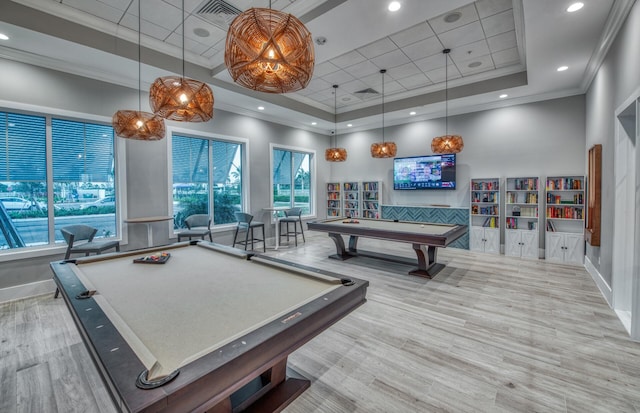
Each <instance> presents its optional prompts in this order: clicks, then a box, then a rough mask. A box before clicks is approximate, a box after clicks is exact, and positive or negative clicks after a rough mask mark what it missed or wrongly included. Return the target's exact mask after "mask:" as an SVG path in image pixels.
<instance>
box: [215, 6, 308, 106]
mask: <svg viewBox="0 0 640 413" xmlns="http://www.w3.org/2000/svg"><path fill="white" fill-rule="evenodd" d="M314 61H315V56H314V49H313V41H312V38H311V33H310V32H309V30H308V29H307V28H306V27H305V26H304V24H302V22H301V21H300V20H298V19H297V18H296V17H294V16H292V15H291V14H287V13H283V12H281V11H278V10H272V9H271V1H269V8H268V9H265V8H251V9H249V10H247V11H245V12H242V13H240V14H239V15H238V16H237V17H236V18H235V19H234V20H233V22H231V25H230V26H229V31H228V32H227V40H226V44H225V50H224V63H225V65H226V66H227V70H228V71H229V74H230V75H231V77H232V78H233V81H234V82H236V83H237V84H239V85H241V86H244V87H246V88H248V89H253V90H257V91H260V92H266V93H288V92H295V91H298V90H301V89H304V88H305V87H307V85H308V84H309V81H310V80H311V76H312V75H313V65H314Z"/></svg>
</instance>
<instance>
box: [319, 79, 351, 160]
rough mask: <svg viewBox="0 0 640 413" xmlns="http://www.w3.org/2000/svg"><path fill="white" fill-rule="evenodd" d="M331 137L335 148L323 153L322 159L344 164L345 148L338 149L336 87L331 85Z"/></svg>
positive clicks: (345, 158) (345, 157)
mask: <svg viewBox="0 0 640 413" xmlns="http://www.w3.org/2000/svg"><path fill="white" fill-rule="evenodd" d="M333 105H334V108H335V109H334V115H333V123H334V125H335V126H334V129H333V135H334V138H333V139H334V143H335V146H334V147H332V148H328V149H326V150H325V151H324V159H325V160H327V161H328V162H344V161H346V160H347V150H346V149H345V148H338V85H333Z"/></svg>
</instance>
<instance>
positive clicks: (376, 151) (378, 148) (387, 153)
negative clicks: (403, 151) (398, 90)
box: [371, 69, 398, 158]
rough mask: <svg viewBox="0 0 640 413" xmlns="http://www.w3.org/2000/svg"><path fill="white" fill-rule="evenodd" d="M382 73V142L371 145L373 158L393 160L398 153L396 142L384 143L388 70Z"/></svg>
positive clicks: (383, 70) (381, 71)
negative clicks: (385, 90)
mask: <svg viewBox="0 0 640 413" xmlns="http://www.w3.org/2000/svg"><path fill="white" fill-rule="evenodd" d="M380 73H382V142H377V143H372V144H371V156H372V157H374V158H393V157H394V156H396V153H397V152H398V147H397V146H396V144H395V142H385V141H384V74H385V73H387V70H386V69H382V70H380Z"/></svg>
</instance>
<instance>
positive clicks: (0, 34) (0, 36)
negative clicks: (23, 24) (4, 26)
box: [0, 33, 9, 40]
mask: <svg viewBox="0 0 640 413" xmlns="http://www.w3.org/2000/svg"><path fill="white" fill-rule="evenodd" d="M0 40H9V36H7V35H6V34H4V33H0Z"/></svg>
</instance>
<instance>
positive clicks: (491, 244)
mask: <svg viewBox="0 0 640 413" xmlns="http://www.w3.org/2000/svg"><path fill="white" fill-rule="evenodd" d="M484 239H485V242H484V252H488V253H491V254H500V229H498V228H495V229H494V228H485V229H484Z"/></svg>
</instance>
